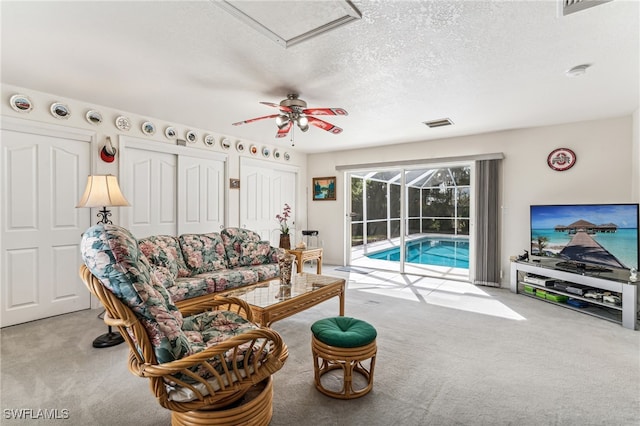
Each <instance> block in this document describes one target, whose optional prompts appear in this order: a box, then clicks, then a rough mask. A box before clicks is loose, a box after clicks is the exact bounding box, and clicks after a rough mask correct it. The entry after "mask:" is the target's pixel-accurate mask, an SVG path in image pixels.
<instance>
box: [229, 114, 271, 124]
mask: <svg viewBox="0 0 640 426" xmlns="http://www.w3.org/2000/svg"><path fill="white" fill-rule="evenodd" d="M279 115H280V114H271V115H265V116H263V117H256V118H250V119H248V120H244V121H238V122H237V123H233V125H234V126H239V125H241V124H249V123H253V122H254V121H260V120H264V119H265V118H276V117H277V116H279Z"/></svg>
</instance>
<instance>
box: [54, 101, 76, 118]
mask: <svg viewBox="0 0 640 426" xmlns="http://www.w3.org/2000/svg"><path fill="white" fill-rule="evenodd" d="M50 111H51V115H53V116H54V117H55V118H59V119H60V120H66V119H67V118H69V116H70V115H71V111H69V107H68V106H66V105H65V104H61V103H60V102H54V103H52V104H51V108H50Z"/></svg>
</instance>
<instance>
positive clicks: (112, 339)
mask: <svg viewBox="0 0 640 426" xmlns="http://www.w3.org/2000/svg"><path fill="white" fill-rule="evenodd" d="M123 342H124V337H122V335H121V334H120V333H119V332H117V331H116V332H113V331H111V330H109V332H108V333H105V334H103V335H101V336H98V337H96V339H95V340H94V341H93V347H94V348H110V347H111V346H116V345H119V344H120V343H123Z"/></svg>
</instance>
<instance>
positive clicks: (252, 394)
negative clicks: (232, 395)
mask: <svg viewBox="0 0 640 426" xmlns="http://www.w3.org/2000/svg"><path fill="white" fill-rule="evenodd" d="M255 388H256V389H255V390H250V391H249V392H247V394H245V396H244V397H243V399H241V400H240V401H238V402H236V403H234V404H232V405H231V406H230V407H225V408H220V409H217V410H195V411H187V412H185V413H178V412H176V411H173V412H172V413H171V425H172V426H204V425H207V426H216V425H219V426H222V425H225V426H227V425H248V426H268V425H269V422H270V421H271V417H272V415H273V379H272V378H271V377H269V378H268V379H266V380H263V381H262V382H261V383H259V384H257V385H256V386H255Z"/></svg>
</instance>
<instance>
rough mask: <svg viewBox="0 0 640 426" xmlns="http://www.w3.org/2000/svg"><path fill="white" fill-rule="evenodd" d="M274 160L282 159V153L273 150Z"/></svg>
mask: <svg viewBox="0 0 640 426" xmlns="http://www.w3.org/2000/svg"><path fill="white" fill-rule="evenodd" d="M273 158H275V159H276V160H279V159H280V151H278V150H277V149H274V150H273Z"/></svg>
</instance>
